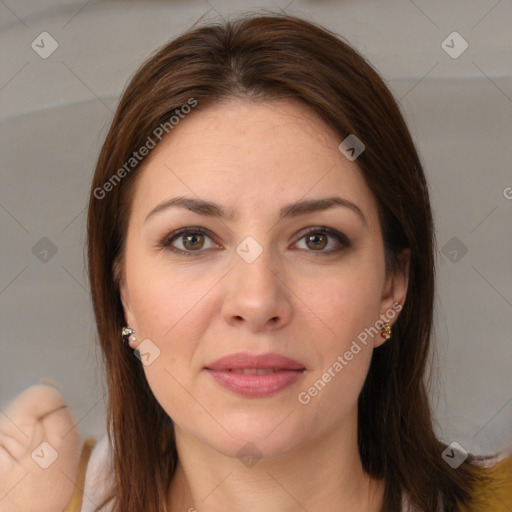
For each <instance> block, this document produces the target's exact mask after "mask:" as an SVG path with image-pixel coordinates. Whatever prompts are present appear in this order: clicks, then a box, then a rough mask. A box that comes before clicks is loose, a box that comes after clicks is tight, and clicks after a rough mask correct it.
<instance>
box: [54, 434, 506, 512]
mask: <svg viewBox="0 0 512 512" xmlns="http://www.w3.org/2000/svg"><path fill="white" fill-rule="evenodd" d="M95 444H96V442H95V440H94V439H91V438H88V439H86V440H85V442H84V445H83V447H82V453H81V455H80V462H79V464H78V472H77V477H76V487H75V493H74V494H73V497H72V499H71V501H70V502H69V504H68V506H67V508H66V509H65V510H64V512H80V511H81V508H82V500H83V490H84V485H85V473H86V470H87V464H88V462H89V458H90V457H91V453H92V450H93V448H94V445H95ZM485 471H486V472H487V474H488V477H489V482H488V483H489V485H486V486H485V487H484V486H481V487H479V488H477V489H475V493H474V498H473V500H472V501H471V504H469V505H464V506H461V507H460V512H512V456H508V457H506V458H503V459H502V460H501V461H499V462H497V463H496V464H494V465H492V466H491V467H488V468H486V469H485Z"/></svg>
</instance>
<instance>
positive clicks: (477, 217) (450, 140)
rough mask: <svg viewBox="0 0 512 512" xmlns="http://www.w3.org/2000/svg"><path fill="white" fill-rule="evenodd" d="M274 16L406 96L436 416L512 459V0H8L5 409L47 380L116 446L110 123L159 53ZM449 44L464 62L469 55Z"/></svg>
mask: <svg viewBox="0 0 512 512" xmlns="http://www.w3.org/2000/svg"><path fill="white" fill-rule="evenodd" d="M262 7H264V8H268V9H271V10H273V11H279V10H280V9H286V11H287V12H289V13H291V14H296V15H300V16H304V17H306V18H308V19H311V20H312V21H316V22H318V23H321V24H323V25H325V26H326V27H328V28H330V29H332V30H334V31H336V32H338V33H340V34H342V35H343V36H345V37H346V38H347V39H348V40H349V41H350V42H351V43H352V44H353V45H354V46H355V47H356V48H357V49H358V50H359V51H361V52H362V53H363V54H364V55H365V56H366V57H368V58H369V60H370V61H371V62H372V63H373V64H374V66H375V67H376V68H377V69H378V70H379V71H380V73H381V74H382V75H383V77H384V78H385V80H386V81H387V82H388V84H389V86H390V88H391V89H392V91H393V93H394V94H395V97H396V98H397V99H398V100H399V102H400V104H401V107H402V109H403V111H404V113H405V115H406V118H407V121H408V124H409V126H410V129H411V132H412V134H413V137H414V139H415V141H416V142H417V145H418V147H419V150H420V153H421V156H422V159H423V162H424V164H425V168H426V172H427V175H428V179H429V182H430V187H431V192H432V201H433V207H434V212H435V220H436V227H437V236H438V243H439V270H438V285H439V287H438V301H437V310H436V344H437V363H438V364H439V371H438V374H437V379H436V385H435V387H434V394H433V402H434V405H435V408H436V411H437V416H438V419H439V429H440V433H441V435H442V437H443V439H444V440H446V441H447V442H451V441H458V442H459V443H460V444H462V446H464V447H465V448H466V449H467V450H470V451H473V452H475V453H490V452H494V451H496V450H499V449H502V448H503V447H504V446H506V444H507V443H510V442H511V441H512V384H511V377H510V373H511V372H510V362H511V360H512V344H511V343H510V342H511V337H512V335H511V333H512V314H511V313H512V258H511V255H512V236H511V235H512V229H511V219H512V188H510V187H512V32H511V31H510V26H511V22H512V2H510V1H506V0H501V1H497V0H485V1H479V2H471V3H468V2H464V1H452V2H449V3H447V2H444V1H441V0H436V1H427V0H416V1H414V2H413V1H412V0H396V1H382V0H378V1H375V2H371V1H359V2H355V1H342V2H336V1H328V0H325V1H317V2H313V1H305V0H293V1H292V2H290V1H289V0H286V1H280V0H275V1H273V2H272V1H270V2H267V3H266V2H247V1H244V2H238V3H237V6H236V10H235V9H234V8H233V7H232V5H231V4H230V3H229V2H228V1H225V0H208V1H206V0H198V1H192V2H185V1H182V2H179V1H176V2H150V1H112V2H107V1H105V2H101V1H89V2H84V1H82V0H44V1H38V2H37V5H36V2H33V1H29V0H0V19H1V35H0V55H1V61H0V62H1V78H0V104H1V118H2V123H1V128H0V138H1V172H2V174H1V180H0V183H1V192H0V230H1V246H2V251H1V260H0V308H1V319H0V320H1V322H0V337H1V349H2V350H1V354H2V357H1V363H0V408H5V406H6V405H7V403H8V402H9V400H11V399H12V398H13V397H14V396H15V395H16V394H17V393H19V392H20V391H22V390H23V389H25V388H26V387H28V386H29V385H31V384H33V383H36V382H38V381H39V380H40V379H42V378H50V379H53V380H55V381H56V382H57V383H59V384H60V386H61V387H62V388H63V390H64V395H65V397H66V399H67V400H68V402H69V404H70V406H71V407H72V409H73V411H74V413H75V416H76V421H77V423H78V428H79V429H80V431H81V433H82V436H89V435H91V436H101V435H103V434H104V432H105V426H104V414H105V392H106V390H105V387H104V378H103V375H102V369H101V366H100V365H99V361H100V358H99V351H98V349H97V348H96V345H95V340H94V324H93V316H92V308H91V304H90V295H89V291H88V284H87V279H86V272H85V268H84V241H85V220H86V212H85V206H86V201H87V195H88V187H89V183H90V180H91V177H92V172H93V168H94V164H95V159H96V157H97V154H98V151H99V148H100V145H101V142H102V140H103V137H104V136H105V133H106V129H107V126H108V122H109V121H110V119H111V118H112V112H113V111H114V109H115V105H116V102H117V100H118V97H119V94H120V93H121V91H122V90H123V88H124V86H125V85H126V82H127V80H128V79H129V77H130V76H131V74H132V73H133V72H134V71H135V70H136V69H137V67H138V66H139V65H140V64H141V63H142V61H143V60H144V59H146V58H147V57H148V56H149V55H150V53H152V52H153V51H154V50H155V49H156V48H157V47H159V46H161V45H162V44H164V43H165V42H166V41H168V40H169V39H170V38H172V37H174V36H175V35H177V34H178V33H180V32H182V31H184V30H185V29H187V28H188V27H190V26H191V25H192V24H193V23H194V22H195V21H196V20H197V19H198V18H200V17H201V16H205V18H207V19H218V18H219V17H220V16H231V15H233V14H236V13H237V12H242V11H247V10H252V9H259V8H262ZM454 31H456V32H458V33H459V34H460V35H461V36H462V37H463V38H464V40H466V41H467V43H468V45H469V47H468V49H467V50H466V51H465V52H464V53H462V54H461V55H460V56H458V57H457V58H452V57H451V56H450V55H448V53H447V52H446V51H445V50H444V49H443V47H442V42H443V41H444V40H445V39H446V38H447V37H448V36H449V35H450V34H451V33H452V32H454ZM42 32H48V33H49V34H50V35H51V37H53V38H54V39H55V40H56V41H57V43H58V48H57V50H56V51H55V52H54V53H53V54H52V55H50V56H49V57H47V58H46V59H43V58H42V57H40V55H39V54H38V53H36V51H35V50H34V49H33V48H32V47H31V43H32V41H36V43H37V42H38V41H39V44H40V46H41V43H40V39H41V37H39V35H40V34H41V33H42ZM44 37H46V36H44ZM48 41H49V40H48V39H46V44H45V48H46V50H45V51H47V50H48V49H49V48H50V47H49V44H48ZM447 41H448V44H449V45H450V46H453V47H454V48H453V49H452V50H451V51H452V52H453V51H457V50H459V49H460V48H461V46H460V41H457V40H454V43H453V44H452V43H451V39H448V40H447ZM40 51H42V49H41V50H40ZM41 239H43V240H42V241H41ZM44 250H47V251H48V252H47V253H44ZM55 251H56V252H55ZM465 251H467V252H465ZM53 252H55V254H53Z"/></svg>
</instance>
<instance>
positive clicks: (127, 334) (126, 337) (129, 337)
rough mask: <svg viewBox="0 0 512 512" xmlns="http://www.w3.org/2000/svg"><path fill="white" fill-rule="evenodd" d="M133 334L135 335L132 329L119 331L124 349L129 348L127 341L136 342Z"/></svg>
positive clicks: (125, 328) (126, 328)
mask: <svg viewBox="0 0 512 512" xmlns="http://www.w3.org/2000/svg"><path fill="white" fill-rule="evenodd" d="M134 333H135V331H134V330H133V329H130V328H129V327H123V329H122V331H121V336H122V337H123V343H124V346H125V347H129V346H130V345H129V344H128V342H129V341H135V340H136V338H135V336H134V335H133V334H134Z"/></svg>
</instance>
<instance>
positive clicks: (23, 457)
mask: <svg viewBox="0 0 512 512" xmlns="http://www.w3.org/2000/svg"><path fill="white" fill-rule="evenodd" d="M41 443H46V444H43V445H41ZM80 448H81V443H80V435H79V433H78V431H77V428H76V427H75V421H74V418H73V416H72V415H71V413H70V411H69V409H68V408H67V405H66V403H65V401H64V398H63V397H62V395H61V394H60V393H59V392H58V391H57V390H56V389H55V388H54V387H52V386H51V385H46V384H38V385H35V386H31V387H30V388H28V389H26V390H25V391H24V392H23V393H21V394H20V395H18V396H17V397H16V398H15V400H14V401H13V402H11V404H10V405H9V406H8V407H7V409H5V410H0V512H57V511H59V512H60V511H61V510H63V509H64V508H65V506H66V505H67V504H68V502H69V501H70V499H71V496H72V494H73V492H74V488H75V487H74V481H75V477H76V473H77V469H78V461H79V458H80ZM55 457H56V458H55ZM54 459H55V460H54Z"/></svg>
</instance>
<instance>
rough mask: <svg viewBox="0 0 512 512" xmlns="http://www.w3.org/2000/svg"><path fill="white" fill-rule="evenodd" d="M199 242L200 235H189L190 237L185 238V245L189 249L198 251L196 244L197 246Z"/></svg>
mask: <svg viewBox="0 0 512 512" xmlns="http://www.w3.org/2000/svg"><path fill="white" fill-rule="evenodd" d="M194 240H195V241H194ZM198 240H199V236H198V235H189V236H187V237H185V244H184V245H185V247H187V249H197V247H195V244H197V242H198ZM189 246H192V247H189Z"/></svg>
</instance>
